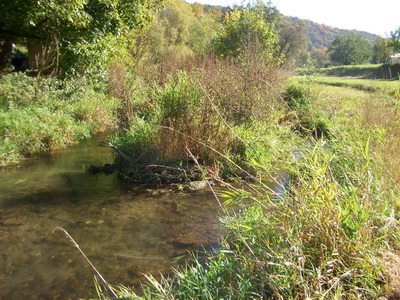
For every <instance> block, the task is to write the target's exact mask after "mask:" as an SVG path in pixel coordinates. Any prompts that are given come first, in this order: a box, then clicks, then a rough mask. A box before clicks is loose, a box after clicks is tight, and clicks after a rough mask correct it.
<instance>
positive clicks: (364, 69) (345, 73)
mask: <svg viewBox="0 0 400 300" xmlns="http://www.w3.org/2000/svg"><path fill="white" fill-rule="evenodd" d="M399 72H400V64H399V63H397V64H383V65H382V64H378V65H356V66H353V65H350V66H339V67H331V68H325V69H319V70H317V73H318V74H320V75H324V76H334V77H353V78H360V79H391V80H398V79H399Z"/></svg>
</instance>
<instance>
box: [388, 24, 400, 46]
mask: <svg viewBox="0 0 400 300" xmlns="http://www.w3.org/2000/svg"><path fill="white" fill-rule="evenodd" d="M390 35H391V46H392V47H393V51H394V52H400V27H399V28H397V29H396V30H395V31H392V32H391V33H390Z"/></svg>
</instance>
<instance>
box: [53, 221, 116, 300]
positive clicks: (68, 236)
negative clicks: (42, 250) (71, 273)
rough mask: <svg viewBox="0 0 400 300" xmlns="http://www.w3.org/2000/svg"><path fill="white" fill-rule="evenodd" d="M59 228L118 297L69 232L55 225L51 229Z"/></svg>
mask: <svg viewBox="0 0 400 300" xmlns="http://www.w3.org/2000/svg"><path fill="white" fill-rule="evenodd" d="M56 230H59V231H61V232H63V233H64V234H65V236H66V237H67V239H68V240H69V241H70V242H71V243H72V245H74V247H75V248H77V249H78V250H79V252H80V253H81V254H82V255H83V257H84V258H85V259H86V261H87V262H88V263H89V265H90V266H91V267H92V268H93V270H94V271H95V273H96V274H97V276H98V277H99V278H100V280H101V281H102V282H103V283H104V284H105V285H106V287H107V288H108V289H109V290H110V292H111V294H113V296H114V297H115V298H118V296H117V295H116V294H115V292H114V291H113V289H112V288H111V285H109V284H108V283H107V281H106V280H105V279H104V278H103V276H101V274H100V272H99V271H97V269H96V267H95V266H94V265H93V264H92V262H91V261H90V260H89V258H88V257H87V256H86V255H85V253H83V251H82V250H81V248H80V247H79V245H78V243H77V242H75V240H74V239H73V238H72V237H71V236H70V235H69V233H68V232H67V231H66V230H65V229H64V228H62V227H55V228H54V229H53V232H54V231H56Z"/></svg>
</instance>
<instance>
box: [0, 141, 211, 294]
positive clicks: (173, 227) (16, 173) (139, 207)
mask: <svg viewBox="0 0 400 300" xmlns="http://www.w3.org/2000/svg"><path fill="white" fill-rule="evenodd" d="M105 138H106V135H100V136H98V137H96V138H93V139H90V140H88V141H85V142H83V143H81V144H79V145H77V146H74V147H71V148H69V149H67V150H63V151H57V152H54V153H51V154H43V155H40V156H34V157H32V158H30V159H29V160H27V161H25V162H24V163H22V164H21V165H20V166H19V167H12V168H3V169H0V269H1V270H2V272H0V283H1V289H0V299H77V298H89V297H91V296H93V295H94V294H95V292H94V287H93V272H92V270H91V269H90V267H89V266H88V265H87V263H86V262H85V261H84V259H83V257H82V256H80V254H79V252H78V251H77V249H76V248H74V247H73V246H72V244H71V243H70V242H69V241H68V240H67V239H66V238H65V236H64V235H63V234H62V233H61V232H58V231H56V232H53V229H54V228H55V227H57V226H60V227H63V228H65V229H66V230H67V231H68V232H69V233H70V234H71V236H72V237H73V238H74V239H75V240H76V242H77V243H78V244H79V246H80V248H81V249H82V250H83V251H84V252H85V253H86V255H87V256H88V257H89V259H90V260H91V261H92V262H93V263H94V265H95V266H96V267H97V268H98V270H99V271H100V272H101V273H102V275H103V276H104V277H105V278H106V279H107V281H108V282H110V283H111V284H124V285H128V286H132V285H135V286H138V285H139V282H140V280H142V279H143V275H142V273H152V274H154V275H157V274H159V273H160V272H161V273H167V272H169V271H171V268H172V267H173V266H174V263H173V258H174V257H177V256H180V255H182V254H184V253H186V252H187V250H196V249H200V248H201V247H202V246H205V247H207V246H211V245H213V244H215V243H216V242H217V241H218V227H219V222H218V211H217V203H216V201H215V199H214V198H213V196H212V194H211V193H210V192H207V191H200V192H179V191H176V190H172V189H169V188H167V189H145V188H140V187H132V186H130V185H128V184H127V183H126V182H125V181H123V180H120V179H119V178H118V177H117V176H116V175H115V174H111V175H105V174H97V175H89V174H88V172H87V171H86V170H87V167H88V166H89V165H90V164H98V165H100V164H105V163H110V162H111V161H112V153H111V151H110V150H109V149H108V147H106V145H105V144H104V143H103V141H104V139H105Z"/></svg>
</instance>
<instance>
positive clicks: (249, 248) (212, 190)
mask: <svg viewBox="0 0 400 300" xmlns="http://www.w3.org/2000/svg"><path fill="white" fill-rule="evenodd" d="M185 148H186V151H187V152H188V153H189V155H190V156H191V157H192V158H193V160H194V161H195V163H196V164H197V166H198V167H199V168H200V164H199V162H198V161H197V159H196V158H195V157H194V155H193V154H192V152H190V150H189V148H188V147H187V146H185ZM206 182H207V184H208V186H209V187H210V190H211V192H212V193H213V195H214V197H215V199H217V201H218V204H219V206H220V207H221V208H222V209H223V210H225V209H224V207H223V206H222V204H221V201H220V200H219V198H218V196H217V194H216V193H215V191H214V189H213V188H212V186H211V184H210V183H209V182H208V180H206ZM242 242H243V244H244V245H245V246H246V248H247V249H248V250H249V251H250V253H251V254H252V255H253V256H256V255H255V254H254V252H253V250H252V249H251V247H250V246H249V244H248V243H247V242H246V240H245V239H244V238H242Z"/></svg>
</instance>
